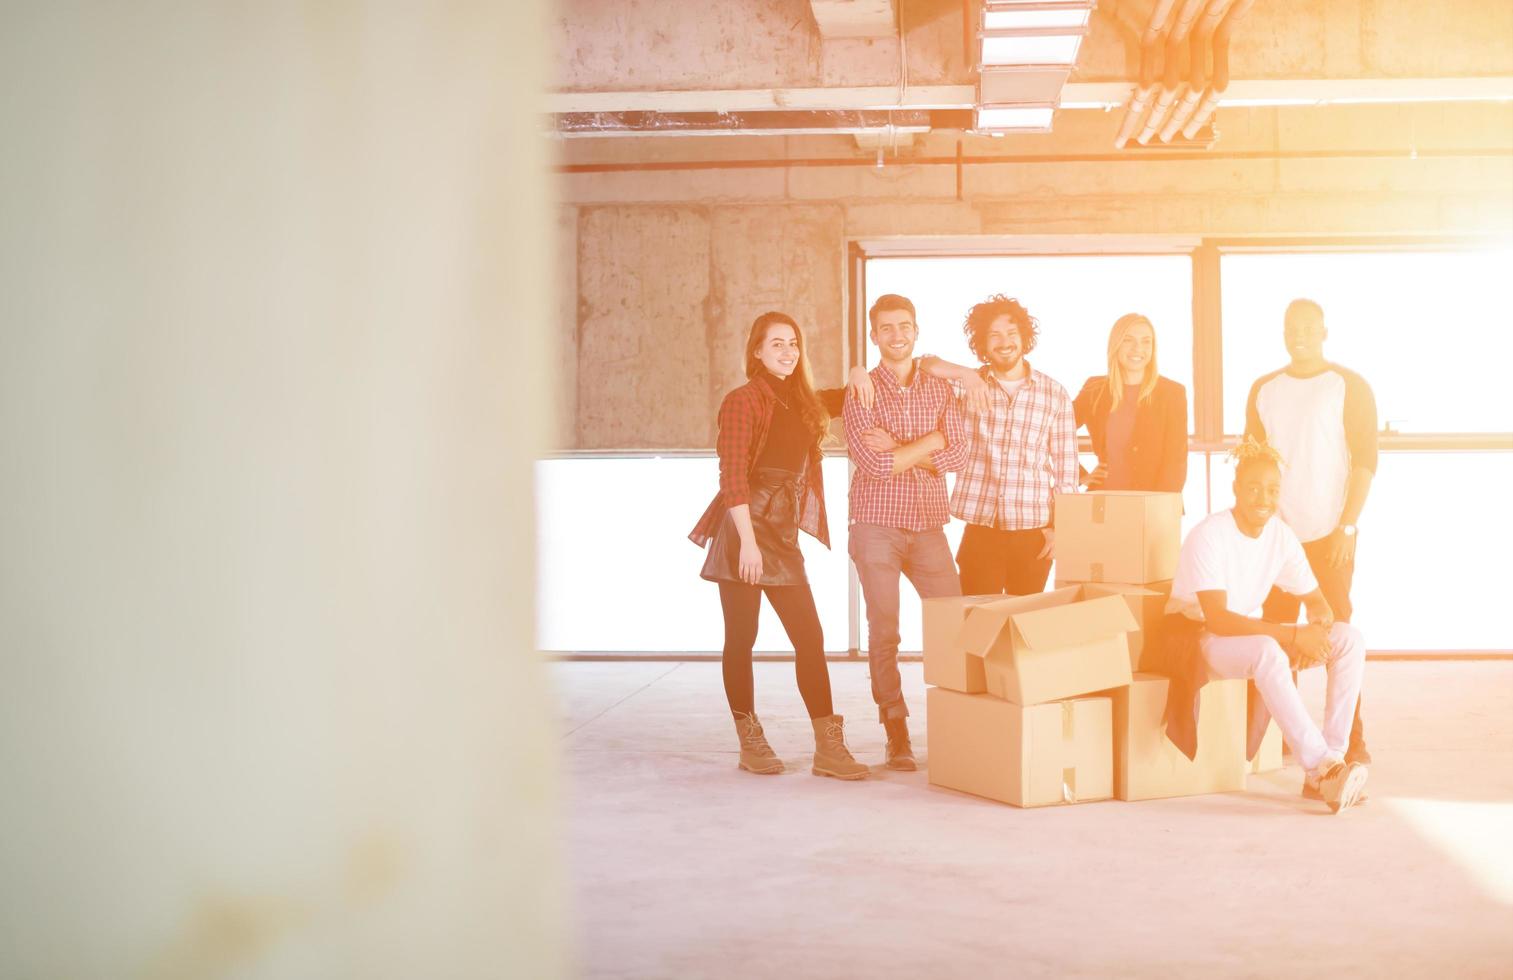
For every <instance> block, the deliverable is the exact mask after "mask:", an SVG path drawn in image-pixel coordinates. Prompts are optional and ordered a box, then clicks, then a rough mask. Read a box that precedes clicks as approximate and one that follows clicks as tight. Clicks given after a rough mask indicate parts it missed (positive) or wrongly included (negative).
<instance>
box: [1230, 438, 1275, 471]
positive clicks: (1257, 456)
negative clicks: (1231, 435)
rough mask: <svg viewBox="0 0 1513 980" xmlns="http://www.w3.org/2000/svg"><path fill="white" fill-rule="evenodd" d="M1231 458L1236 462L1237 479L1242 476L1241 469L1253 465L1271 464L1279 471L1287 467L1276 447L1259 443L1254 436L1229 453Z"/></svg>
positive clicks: (1244, 440) (1241, 441)
mask: <svg viewBox="0 0 1513 980" xmlns="http://www.w3.org/2000/svg"><path fill="white" fill-rule="evenodd" d="M1229 458H1230V459H1231V460H1233V461H1234V464H1235V476H1236V477H1238V476H1239V475H1240V470H1241V469H1243V468H1244V467H1245V466H1247V465H1249V464H1251V463H1271V464H1273V465H1275V466H1276V468H1277V469H1279V470H1280V469H1282V468H1283V467H1285V466H1286V465H1287V464H1286V463H1285V462H1283V460H1282V454H1281V453H1279V452H1277V449H1276V447H1275V446H1272V445H1271V444H1269V443H1265V442H1259V441H1257V440H1256V438H1255V437H1254V436H1246V437H1245V438H1244V439H1241V440H1240V442H1239V445H1237V446H1235V448H1233V449H1231V450H1230V451H1229Z"/></svg>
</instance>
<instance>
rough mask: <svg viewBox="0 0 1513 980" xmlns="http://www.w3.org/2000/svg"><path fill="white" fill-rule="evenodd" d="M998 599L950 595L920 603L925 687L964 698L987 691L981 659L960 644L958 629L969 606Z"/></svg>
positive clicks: (996, 597)
mask: <svg viewBox="0 0 1513 980" xmlns="http://www.w3.org/2000/svg"><path fill="white" fill-rule="evenodd" d="M1001 599H1003V596H1002V595H1001V594H1000V595H953V596H941V597H939V598H935V599H925V600H924V601H923V603H922V606H923V608H924V640H925V644H924V645H925V649H924V660H925V683H926V684H934V685H935V686H937V687H945V688H950V689H951V690H953V691H961V692H963V693H965V694H981V693H982V692H983V691H986V690H987V689H988V686H987V679H986V676H985V675H984V673H983V668H982V658H980V657H974V656H972V655H971V654H970V653H968V652H967V648H966V647H964V646H962V644H961V625H962V622H963V621H964V620H965V619H966V617H967V611H968V610H969V609H971V608H972V607H973V606H976V605H980V604H982V603H984V602H993V601H995V600H1001Z"/></svg>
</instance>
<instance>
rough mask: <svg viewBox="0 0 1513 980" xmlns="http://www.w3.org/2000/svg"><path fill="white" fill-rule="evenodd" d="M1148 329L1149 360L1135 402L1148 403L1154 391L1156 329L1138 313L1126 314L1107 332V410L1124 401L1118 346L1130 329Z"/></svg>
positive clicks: (1155, 376)
mask: <svg viewBox="0 0 1513 980" xmlns="http://www.w3.org/2000/svg"><path fill="white" fill-rule="evenodd" d="M1142 323H1143V324H1145V325H1146V326H1147V327H1150V332H1151V359H1150V362H1149V363H1148V364H1146V365H1145V380H1144V381H1142V382H1140V397H1139V398H1137V399H1136V401H1137V402H1148V401H1150V397H1151V392H1153V391H1155V390H1156V378H1157V374H1158V372H1157V370H1156V328H1155V327H1154V326H1152V325H1151V322H1150V320H1148V319H1146V318H1145V317H1144V316H1143V315H1142V314H1139V313H1126V314H1124V316H1121V317H1120V318H1119V319H1117V320H1115V321H1114V326H1113V329H1111V330H1110V331H1109V332H1108V397H1109V410H1110V411H1114V410H1116V409H1118V407H1119V403H1120V402H1121V401H1123V400H1124V367H1123V366H1122V365H1121V364H1120V363H1119V345H1120V344H1122V343H1124V336H1125V334H1127V333H1129V332H1130V329H1131V328H1133V327H1137V326H1139V325H1140V324H1142Z"/></svg>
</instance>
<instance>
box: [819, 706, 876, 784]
mask: <svg viewBox="0 0 1513 980" xmlns="http://www.w3.org/2000/svg"><path fill="white" fill-rule="evenodd" d="M845 721H846V720H845V719H844V718H842V717H841V716H840V715H831V716H829V717H828V718H814V719H811V722H812V724H813V725H814V768H813V769H812V770H810V771H811V772H813V773H814V774H815V775H816V776H834V777H835V778H836V779H863V778H865V777H866V775H867V767H866V766H864V765H862V764H861V763H860V762H857V761H856V760H855V759H854V758H852V757H851V750H850V749H848V748H846V732H845Z"/></svg>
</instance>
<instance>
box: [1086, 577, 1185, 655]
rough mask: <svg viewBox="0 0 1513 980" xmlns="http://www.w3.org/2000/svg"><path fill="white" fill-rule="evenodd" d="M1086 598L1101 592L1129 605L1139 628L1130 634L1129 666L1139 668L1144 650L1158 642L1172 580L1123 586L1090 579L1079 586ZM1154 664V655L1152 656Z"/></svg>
mask: <svg viewBox="0 0 1513 980" xmlns="http://www.w3.org/2000/svg"><path fill="white" fill-rule="evenodd" d="M1082 594H1083V595H1084V596H1087V597H1088V598H1094V597H1096V596H1101V595H1118V596H1123V597H1124V601H1125V602H1126V603H1128V604H1129V611H1130V615H1132V616H1134V617H1135V622H1136V623H1139V624H1140V628H1139V629H1138V630H1136V631H1135V632H1133V633H1131V634H1129V669H1130V670H1140V669H1141V660H1142V658H1143V657H1144V656H1145V651H1146V650H1147V649H1150V650H1152V651H1154V650H1155V649H1156V645H1157V644H1158V643H1160V642H1161V620H1162V619H1163V618H1165V616H1166V600H1167V599H1169V598H1170V597H1171V594H1172V583H1171V580H1170V579H1167V580H1166V581H1165V582H1152V583H1151V584H1150V585H1126V584H1124V583H1122V582H1089V583H1087V584H1086V585H1084V586H1083V587H1082ZM1151 660H1152V662H1153V663H1154V662H1155V661H1156V660H1157V658H1156V657H1154V656H1152V658H1151Z"/></svg>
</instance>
